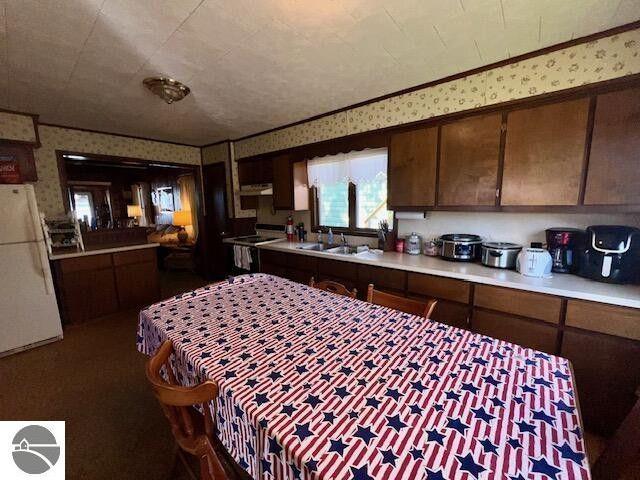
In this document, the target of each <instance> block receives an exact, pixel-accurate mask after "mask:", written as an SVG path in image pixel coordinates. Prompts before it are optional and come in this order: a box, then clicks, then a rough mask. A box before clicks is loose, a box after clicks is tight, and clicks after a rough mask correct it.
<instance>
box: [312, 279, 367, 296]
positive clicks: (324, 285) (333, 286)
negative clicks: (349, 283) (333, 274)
mask: <svg viewBox="0 0 640 480" xmlns="http://www.w3.org/2000/svg"><path fill="white" fill-rule="evenodd" d="M309 286H310V287H312V288H317V289H319V290H324V291H325V292H331V293H335V294H337V295H344V296H345V297H350V298H356V296H357V295H358V291H357V290H356V289H355V288H354V289H353V290H351V291H349V289H348V288H347V287H345V286H344V285H342V284H341V283H338V282H334V281H332V280H323V281H321V282H316V281H315V279H314V278H313V277H311V280H309Z"/></svg>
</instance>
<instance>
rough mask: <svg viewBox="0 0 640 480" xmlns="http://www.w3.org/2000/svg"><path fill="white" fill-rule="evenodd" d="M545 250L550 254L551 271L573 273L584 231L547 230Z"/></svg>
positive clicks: (574, 229)
mask: <svg viewBox="0 0 640 480" xmlns="http://www.w3.org/2000/svg"><path fill="white" fill-rule="evenodd" d="M545 233H546V236H547V249H548V250H549V253H550V254H551V260H552V263H551V271H552V272H556V273H574V272H575V271H576V269H577V267H578V264H579V258H578V257H579V255H580V251H581V250H582V247H583V242H584V230H580V229H577V228H548V229H547V230H546V232H545Z"/></svg>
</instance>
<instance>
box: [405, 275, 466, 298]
mask: <svg viewBox="0 0 640 480" xmlns="http://www.w3.org/2000/svg"><path fill="white" fill-rule="evenodd" d="M470 290H471V284H470V283H469V282H465V281H463V280H456V279H454V278H445V277H437V276H434V275H425V274H422V273H413V272H409V273H408V276H407V291H408V292H409V293H413V294H418V295H424V296H426V297H434V298H444V299H446V300H453V301H454V302H460V303H469V300H470V299H469V295H470Z"/></svg>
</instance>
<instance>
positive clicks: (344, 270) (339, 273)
mask: <svg viewBox="0 0 640 480" xmlns="http://www.w3.org/2000/svg"><path fill="white" fill-rule="evenodd" d="M318 280H320V281H322V280H331V281H334V282H338V283H341V284H342V285H344V286H345V287H347V290H353V289H354V288H356V289H357V288H358V265H357V264H355V263H349V262H341V261H339V260H324V259H323V260H319V261H318ZM360 290H361V289H358V296H359V297H361V298H364V295H366V292H362V291H360ZM363 294H364V295H363Z"/></svg>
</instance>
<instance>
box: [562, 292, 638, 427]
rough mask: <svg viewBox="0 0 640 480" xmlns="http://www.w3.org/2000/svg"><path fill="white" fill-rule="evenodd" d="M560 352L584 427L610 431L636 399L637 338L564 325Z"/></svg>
mask: <svg viewBox="0 0 640 480" xmlns="http://www.w3.org/2000/svg"><path fill="white" fill-rule="evenodd" d="M594 305H598V304H594ZM560 354H561V355H562V356H563V357H566V358H568V359H569V360H571V364H572V366H573V371H574V373H575V380H576V386H577V388H578V394H579V398H580V408H581V411H582V418H583V421H584V423H585V425H586V427H587V428H588V429H589V430H591V431H593V432H594V433H597V434H599V435H604V436H609V435H611V434H613V432H614V431H615V430H616V428H617V427H618V426H619V425H620V422H622V420H623V419H624V417H625V416H626V414H627V413H628V412H629V410H630V408H631V407H632V406H633V404H634V403H635V401H636V400H637V397H636V396H635V392H636V389H637V388H638V386H639V385H640V342H637V341H632V340H629V339H626V338H619V337H615V336H611V335H604V334H600V333H593V332H588V331H584V330H578V329H566V330H565V332H564V335H563V337H562V350H561V352H560Z"/></svg>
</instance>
